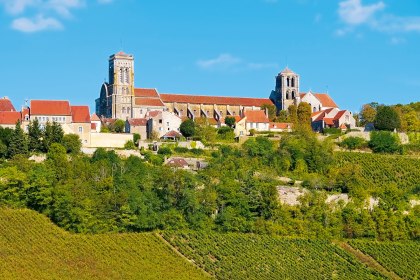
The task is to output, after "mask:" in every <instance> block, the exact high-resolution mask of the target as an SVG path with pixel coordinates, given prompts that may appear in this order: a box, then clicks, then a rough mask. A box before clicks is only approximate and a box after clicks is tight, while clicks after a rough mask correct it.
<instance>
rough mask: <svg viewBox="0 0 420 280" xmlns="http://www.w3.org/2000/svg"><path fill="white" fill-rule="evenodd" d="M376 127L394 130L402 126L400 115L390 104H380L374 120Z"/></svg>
mask: <svg viewBox="0 0 420 280" xmlns="http://www.w3.org/2000/svg"><path fill="white" fill-rule="evenodd" d="M374 125H375V128H376V129H379V130H388V131H393V130H394V129H399V128H400V126H401V120H400V116H399V115H398V113H397V111H395V109H394V108H392V107H390V106H379V107H378V109H377V113H376V116H375V120H374Z"/></svg>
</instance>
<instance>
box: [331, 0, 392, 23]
mask: <svg viewBox="0 0 420 280" xmlns="http://www.w3.org/2000/svg"><path fill="white" fill-rule="evenodd" d="M384 8H385V4H384V3H383V2H382V1H380V2H378V3H375V4H372V5H366V6H363V4H362V2H361V0H345V1H341V2H340V3H339V9H338V14H339V15H340V18H341V19H342V20H343V21H344V22H345V23H347V24H351V25H358V24H362V23H365V22H367V21H369V20H371V19H372V18H373V17H374V15H375V13H376V12H378V11H380V10H383V9H384Z"/></svg>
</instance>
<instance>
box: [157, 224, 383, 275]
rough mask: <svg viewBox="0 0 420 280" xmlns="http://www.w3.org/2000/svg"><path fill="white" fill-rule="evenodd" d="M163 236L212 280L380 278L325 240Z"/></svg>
mask: <svg viewBox="0 0 420 280" xmlns="http://www.w3.org/2000/svg"><path fill="white" fill-rule="evenodd" d="M163 235H164V238H165V239H166V240H168V241H169V242H170V243H171V244H172V245H173V246H174V247H175V248H177V249H178V250H179V251H180V252H181V253H182V254H184V255H185V256H187V257H188V258H189V259H191V260H194V262H195V263H196V264H197V265H199V266H200V267H202V268H203V269H205V270H206V271H207V272H209V273H210V274H212V275H215V276H216V278H217V279H352V280H353V279H382V277H381V276H380V275H379V274H378V273H377V272H375V271H373V270H370V269H368V268H367V267H365V266H364V265H363V264H362V263H360V262H359V261H357V260H356V259H355V258H354V257H353V256H352V255H350V254H348V253H347V252H346V251H344V250H342V249H341V248H339V247H338V246H336V245H333V244H332V243H330V242H328V241H321V240H307V239H286V238H281V237H273V236H264V235H253V234H233V233H230V234H222V233H199V232H173V233H171V232H165V233H164V234H163Z"/></svg>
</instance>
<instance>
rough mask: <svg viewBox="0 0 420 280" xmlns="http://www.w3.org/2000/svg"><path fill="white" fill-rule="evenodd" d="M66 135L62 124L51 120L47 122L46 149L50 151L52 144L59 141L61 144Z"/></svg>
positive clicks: (44, 140)
mask: <svg viewBox="0 0 420 280" xmlns="http://www.w3.org/2000/svg"><path fill="white" fill-rule="evenodd" d="M63 137H64V131H63V128H62V127H61V125H60V124H59V123H57V122H53V123H52V124H51V123H50V122H47V124H46V125H45V130H44V139H43V142H44V151H45V152H48V150H49V148H50V146H51V144H53V143H59V144H61V143H62V141H63Z"/></svg>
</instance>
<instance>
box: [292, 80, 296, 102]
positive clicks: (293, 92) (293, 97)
mask: <svg viewBox="0 0 420 280" xmlns="http://www.w3.org/2000/svg"><path fill="white" fill-rule="evenodd" d="M292 81H293V80H292ZM295 97H296V94H295V91H294V90H292V99H295Z"/></svg>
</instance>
